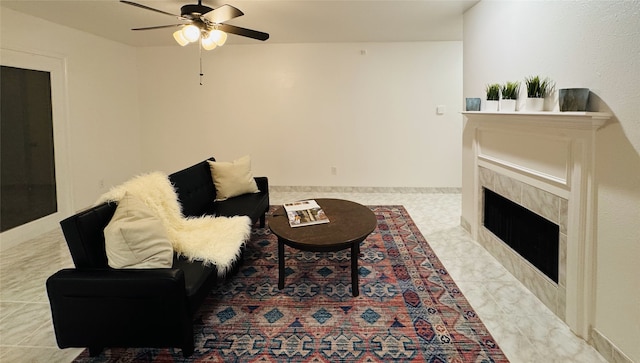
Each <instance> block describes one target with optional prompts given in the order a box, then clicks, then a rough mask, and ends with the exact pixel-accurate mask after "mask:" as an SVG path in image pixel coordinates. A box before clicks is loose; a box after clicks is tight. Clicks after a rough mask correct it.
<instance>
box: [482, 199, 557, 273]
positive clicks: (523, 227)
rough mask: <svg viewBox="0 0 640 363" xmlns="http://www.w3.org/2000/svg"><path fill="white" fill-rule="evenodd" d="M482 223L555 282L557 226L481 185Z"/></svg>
mask: <svg viewBox="0 0 640 363" xmlns="http://www.w3.org/2000/svg"><path fill="white" fill-rule="evenodd" d="M483 192H484V207H483V209H484V218H483V224H484V226H485V227H486V228H487V229H488V230H490V231H491V232H492V233H493V234H495V235H496V236H497V237H498V238H500V239H501V240H502V241H503V242H504V243H506V244H507V245H509V247H511V248H512V249H513V250H515V251H516V252H517V253H518V254H520V256H522V257H523V258H525V259H526V260H527V261H529V262H530V263H531V264H532V265H534V266H535V267H536V268H537V269H538V270H540V271H541V272H542V273H544V274H545V275H547V277H549V278H550V279H551V280H553V281H554V282H556V283H557V282H558V258H559V256H558V240H559V236H560V227H559V226H558V225H557V224H555V223H553V222H551V221H549V220H547V219H546V218H544V217H542V216H540V215H538V214H536V213H534V212H532V211H530V210H528V209H526V208H524V207H522V206H521V205H518V204H517V203H514V202H512V201H510V200H509V199H507V198H504V197H503V196H501V195H499V194H497V193H495V192H493V191H491V190H490V189H487V188H483Z"/></svg>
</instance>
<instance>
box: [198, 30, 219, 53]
mask: <svg viewBox="0 0 640 363" xmlns="http://www.w3.org/2000/svg"><path fill="white" fill-rule="evenodd" d="M200 42H201V43H202V48H204V49H205V50H213V49H215V48H216V47H217V46H218V44H216V42H215V40H214V39H213V38H212V37H211V33H209V34H207V35H206V36H204V34H203V37H202V39H201V40H200Z"/></svg>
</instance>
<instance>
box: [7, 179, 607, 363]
mask: <svg viewBox="0 0 640 363" xmlns="http://www.w3.org/2000/svg"><path fill="white" fill-rule="evenodd" d="M283 190H285V189H284V188H283ZM320 197H329V198H342V199H349V200H353V201H356V202H359V203H362V204H366V205H375V204H379V205H382V204H387V205H390V204H396V205H397V204H401V205H404V206H405V208H406V209H407V210H408V211H409V213H410V214H411V216H412V218H413V220H414V222H415V223H416V224H417V226H418V228H419V229H420V231H422V233H423V235H424V236H425V237H426V239H427V241H429V244H430V245H431V246H432V247H433V249H434V250H435V252H436V254H437V255H438V257H439V258H440V259H441V261H442V262H443V264H444V265H445V267H446V268H447V270H448V271H449V273H450V274H451V276H452V277H453V278H454V280H455V281H456V282H457V284H458V286H459V287H460V289H461V290H462V292H463V293H464V295H465V296H466V297H467V299H468V300H469V302H470V303H471V305H472V306H473V307H474V309H475V310H476V312H477V313H478V314H479V316H480V318H481V319H482V321H483V322H484V323H485V325H486V326H487V328H488V329H489V331H490V332H491V334H492V335H493V336H494V338H495V339H496V341H497V342H498V344H499V345H500V347H501V348H502V350H503V351H504V353H505V354H506V355H507V357H508V358H509V360H510V361H511V362H514V363H518V362H523V363H529V362H546V363H551V362H558V363H560V362H562V363H567V362H580V363H591V362H606V360H605V359H604V358H602V356H600V355H599V354H598V352H596V351H595V349H593V348H592V347H591V346H589V345H588V344H587V343H585V342H584V341H583V340H581V339H579V338H577V337H576V336H575V335H573V333H571V331H570V330H569V328H568V327H567V326H566V325H565V324H564V323H563V322H562V321H560V320H559V319H558V318H556V317H555V315H553V313H551V311H549V310H548V309H547V308H546V307H545V306H544V305H543V304H542V303H541V302H540V301H539V300H537V298H536V297H535V296H533V294H531V293H530V292H529V291H528V290H527V289H526V288H524V286H523V285H522V284H520V283H519V282H518V281H517V280H516V279H515V278H513V277H512V276H511V275H510V274H509V273H508V272H507V271H506V270H505V269H504V268H503V267H502V266H501V265H500V264H499V263H498V262H496V261H495V260H494V259H493V258H492V257H491V256H490V255H489V254H488V253H487V252H486V251H485V250H484V249H483V248H482V247H481V246H480V245H478V244H477V243H476V242H474V241H473V240H471V238H470V237H469V235H468V234H467V233H466V232H465V231H464V230H463V229H462V228H461V227H460V226H459V224H460V198H461V196H460V194H447V193H442V194H438V193H328V192H321V193H319V192H311V191H309V192H290V191H286V192H283V191H273V192H272V193H271V202H272V204H282V203H283V202H287V201H293V200H298V199H304V198H320ZM26 246H28V248H26ZM72 266H73V263H72V261H71V257H70V256H69V253H68V250H67V248H66V244H65V242H64V240H63V237H62V234H61V232H60V231H58V230H55V231H51V232H49V233H46V234H44V235H43V236H41V237H40V238H36V239H34V240H32V241H29V242H27V243H24V244H23V245H21V246H17V247H14V248H10V249H8V250H6V251H3V252H2V254H1V256H0V362H7V363H8V362H47V363H55V362H71V361H72V360H73V359H74V358H75V356H77V355H78V354H79V353H80V351H81V349H64V350H62V349H58V348H57V346H56V343H55V337H54V334H53V328H52V325H51V315H50V311H49V304H48V300H47V296H46V291H45V287H44V282H45V280H46V278H47V277H48V276H50V275H51V274H52V273H54V272H55V271H57V270H58V269H60V268H63V267H72Z"/></svg>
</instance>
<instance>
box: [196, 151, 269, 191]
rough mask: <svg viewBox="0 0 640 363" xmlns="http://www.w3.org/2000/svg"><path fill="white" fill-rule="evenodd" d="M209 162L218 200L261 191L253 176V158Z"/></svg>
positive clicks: (244, 157) (245, 157)
mask: <svg viewBox="0 0 640 363" xmlns="http://www.w3.org/2000/svg"><path fill="white" fill-rule="evenodd" d="M208 161H209V168H210V169H211V177H212V178H213V184H214V185H215V186H216V200H225V199H227V198H231V197H235V196H238V195H242V194H246V193H257V192H259V191H260V190H258V185H257V184H256V181H255V179H253V174H251V158H250V157H249V156H248V155H247V156H243V157H241V158H239V159H237V160H234V161H232V162H227V161H210V160H208Z"/></svg>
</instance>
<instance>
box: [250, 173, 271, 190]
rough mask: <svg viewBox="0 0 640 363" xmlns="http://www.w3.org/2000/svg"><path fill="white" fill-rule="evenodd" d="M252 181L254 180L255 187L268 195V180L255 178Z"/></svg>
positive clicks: (262, 177) (263, 177)
mask: <svg viewBox="0 0 640 363" xmlns="http://www.w3.org/2000/svg"><path fill="white" fill-rule="evenodd" d="M253 179H255V180H256V185H257V186H258V189H260V191H261V192H263V193H265V192H266V193H269V179H268V178H267V177H266V176H256V177H254V178H253Z"/></svg>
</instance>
